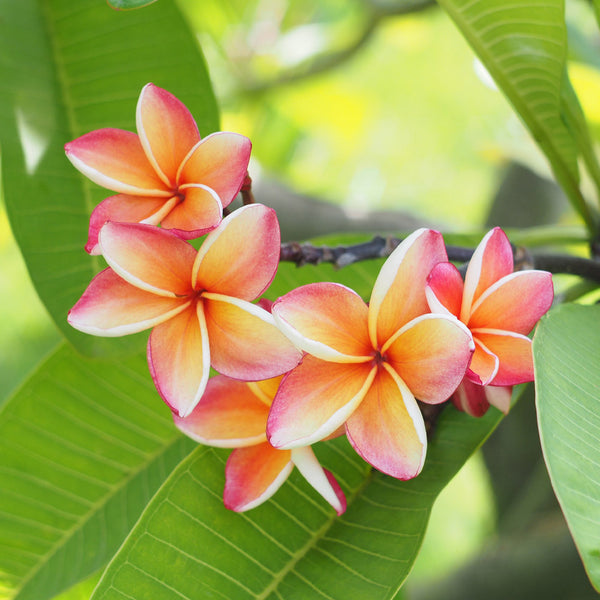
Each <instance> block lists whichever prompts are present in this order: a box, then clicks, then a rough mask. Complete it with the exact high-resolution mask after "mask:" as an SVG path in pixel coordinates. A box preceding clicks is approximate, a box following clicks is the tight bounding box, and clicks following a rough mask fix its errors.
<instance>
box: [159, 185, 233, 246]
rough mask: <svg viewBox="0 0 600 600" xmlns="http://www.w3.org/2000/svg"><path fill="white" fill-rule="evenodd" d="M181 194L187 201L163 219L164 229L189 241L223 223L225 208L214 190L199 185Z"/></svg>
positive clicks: (183, 190)
mask: <svg viewBox="0 0 600 600" xmlns="http://www.w3.org/2000/svg"><path fill="white" fill-rule="evenodd" d="M180 192H181V193H184V194H185V199H184V200H183V201H181V202H178V203H177V205H176V206H174V207H173V209H172V210H171V211H170V212H169V214H168V215H165V217H164V218H163V219H162V226H163V228H164V229H169V230H171V233H174V234H175V235H177V236H178V237H181V238H184V239H188V240H189V239H194V238H197V237H200V236H201V235H204V234H205V233H206V232H208V231H210V230H211V229H214V228H215V227H216V226H217V225H218V224H219V223H220V222H221V220H222V218H223V207H222V206H221V200H219V196H217V193H216V192H215V191H214V190H212V189H211V188H209V187H206V186H204V185H199V184H198V185H190V186H186V188H185V189H180Z"/></svg>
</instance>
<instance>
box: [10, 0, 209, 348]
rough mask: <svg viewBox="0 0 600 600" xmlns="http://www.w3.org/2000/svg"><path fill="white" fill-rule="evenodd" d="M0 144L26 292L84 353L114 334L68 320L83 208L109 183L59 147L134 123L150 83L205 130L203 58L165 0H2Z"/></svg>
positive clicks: (81, 261)
mask: <svg viewBox="0 0 600 600" xmlns="http://www.w3.org/2000/svg"><path fill="white" fill-rule="evenodd" d="M0 14H1V15H2V18H1V19H0V96H1V97H2V102H1V103H0V147H1V150H2V185H3V191H4V199H5V201H6V205H7V211H8V215H9V218H10V222H11V226H12V228H13V231H14V234H15V238H16V240H17V243H18V244H19V246H20V248H21V252H22V253H23V256H24V258H25V261H26V263H27V267H28V269H29V273H30V275H31V278H32V280H33V283H34V285H35V287H36V290H37V292H38V294H39V296H40V298H41V299H42V301H43V303H44V304H45V305H46V307H47V309H48V311H49V313H50V315H51V316H52V318H53V319H54V321H55V322H56V324H57V325H58V327H59V329H60V330H61V331H62V332H63V334H64V335H65V336H66V337H67V338H68V339H69V340H70V341H71V342H72V343H74V344H75V345H76V346H77V347H78V349H79V350H81V351H83V352H85V353H87V354H99V353H100V354H101V353H105V352H106V349H107V347H108V348H110V349H111V351H114V348H115V347H116V342H115V341H114V340H113V341H107V340H103V339H99V338H93V337H91V336H85V335H83V334H80V333H79V332H77V331H75V330H73V329H72V328H71V327H69V326H68V324H67V322H66V315H67V311H68V310H69V308H71V307H72V306H73V304H74V303H75V302H76V301H77V299H78V298H79V296H80V295H81V293H82V292H83V291H84V290H85V288H86V286H87V284H88V283H89V281H90V279H91V278H92V276H93V275H94V273H95V272H96V271H97V270H98V268H99V263H98V259H97V258H96V259H93V258H91V257H89V256H88V255H87V254H86V253H85V252H84V250H83V246H84V245H85V241H86V238H87V229H88V217H89V214H90V212H91V210H92V209H93V207H94V206H95V205H96V204H97V203H98V202H99V201H100V200H102V199H103V198H104V197H107V196H110V195H112V192H110V191H108V190H105V189H102V188H100V187H98V186H96V185H95V184H92V183H91V182H89V181H88V180H86V179H85V178H84V177H83V176H82V175H80V174H79V173H78V172H77V171H76V170H75V168H74V167H73V166H72V165H71V164H70V163H69V161H68V160H67V159H66V157H65V155H64V150H63V146H64V144H65V143H66V142H68V141H69V140H72V139H74V138H76V137H78V136H80V135H82V134H84V133H86V132H88V131H91V130H94V129H98V128H101V127H119V128H122V129H129V130H135V107H136V102H137V98H138V96H139V93H140V90H141V88H142V87H143V86H144V85H145V84H146V83H148V82H149V81H152V82H154V83H155V84H157V85H159V86H161V87H164V88H166V89H168V90H169V91H171V92H172V93H174V94H175V95H176V96H178V97H179V98H180V99H181V100H182V101H183V102H184V103H185V104H186V105H187V106H188V107H189V108H190V110H191V111H192V113H193V114H194V116H195V117H196V120H197V122H198V126H199V127H200V130H201V132H202V133H203V134H206V133H209V132H211V131H215V130H216V129H218V123H219V121H218V114H217V109H216V104H215V99H214V96H213V92H212V88H211V85H210V81H209V79H208V74H207V70H206V65H205V63H204V59H203V58H202V54H201V52H200V49H199V48H198V46H197V43H196V40H195V37H194V35H193V34H192V33H191V32H190V30H189V28H188V26H187V23H186V22H185V21H184V19H183V17H182V15H181V14H180V12H179V11H178V9H177V8H176V5H175V4H174V3H173V2H172V1H169V0H163V2H159V3H157V4H154V5H152V6H150V7H148V8H147V9H146V10H143V11H131V12H117V11H114V10H111V9H110V8H109V7H108V6H107V5H106V4H105V2H103V1H102V0H77V2H72V1H71V0H19V1H18V2H14V1H13V0H0Z"/></svg>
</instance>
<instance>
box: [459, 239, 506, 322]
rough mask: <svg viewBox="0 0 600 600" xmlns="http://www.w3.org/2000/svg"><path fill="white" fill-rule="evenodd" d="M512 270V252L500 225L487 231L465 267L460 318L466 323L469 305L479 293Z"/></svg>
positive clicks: (469, 311)
mask: <svg viewBox="0 0 600 600" xmlns="http://www.w3.org/2000/svg"><path fill="white" fill-rule="evenodd" d="M512 272H513V253H512V248H511V245H510V242H509V241H508V238H507V237H506V234H505V233H504V231H502V229H500V227H495V228H494V229H492V230H491V231H489V232H488V233H487V234H486V235H485V236H484V238H483V239H482V240H481V242H480V243H479V245H478V246H477V248H476V249H475V252H474V253H473V256H472V257H471V260H470V261H469V266H468V268H467V273H466V275H465V291H464V296H463V302H462V308H461V313H460V320H461V321H463V323H466V322H467V321H468V319H469V314H470V313H471V306H472V305H473V303H474V302H476V301H477V300H478V298H479V297H480V296H481V294H482V293H483V292H484V291H485V290H487V289H488V288H489V287H490V286H491V285H493V284H494V283H496V281H498V280H499V279H501V278H502V277H505V276H506V275H508V274H509V273H512Z"/></svg>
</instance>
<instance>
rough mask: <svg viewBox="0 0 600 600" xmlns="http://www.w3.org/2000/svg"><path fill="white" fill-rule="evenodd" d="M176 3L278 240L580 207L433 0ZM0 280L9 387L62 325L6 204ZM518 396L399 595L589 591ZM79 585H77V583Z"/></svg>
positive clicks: (594, 83)
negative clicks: (39, 290)
mask: <svg viewBox="0 0 600 600" xmlns="http://www.w3.org/2000/svg"><path fill="white" fill-rule="evenodd" d="M99 1H101V0H99ZM159 1H162V0H159ZM165 1H166V0H165ZM179 4H180V6H181V9H182V10H183V11H184V12H185V13H186V15H187V16H188V18H189V22H190V25H191V27H192V28H193V29H194V30H195V31H196V32H197V36H198V40H199V42H200V44H201V46H202V48H203V50H204V52H205V55H206V58H207V62H208V65H209V68H210V71H211V75H212V79H213V83H214V86H215V89H216V93H217V96H218V98H219V101H220V104H221V107H222V129H224V130H233V131H237V132H239V133H243V134H245V135H247V136H248V137H250V138H251V139H252V141H253V158H252V163H251V169H250V174H251V176H252V177H253V179H254V182H255V195H256V199H257V200H258V201H259V202H265V203H266V204H270V205H272V206H274V207H276V208H277V209H278V210H279V213H280V218H281V222H282V230H283V235H284V238H286V239H288V240H289V239H307V238H309V237H311V236H314V235H321V234H323V233H325V232H338V231H369V232H375V231H379V232H388V231H390V232H402V231H407V230H412V229H413V228H415V227H416V226H418V225H420V224H427V225H430V226H434V227H436V228H439V229H440V230H442V231H443V232H457V233H465V232H466V233H471V232H475V233H477V234H478V235H479V234H481V233H483V232H484V231H485V230H486V227H487V226H489V225H503V226H507V227H520V226H540V225H545V224H552V223H564V224H573V223H575V224H576V223H577V222H578V221H577V218H576V217H575V216H574V215H573V213H572V212H571V210H570V208H569V207H568V205H567V203H566V201H565V200H564V198H563V196H562V194H561V193H560V191H559V190H558V189H557V188H556V186H555V185H554V184H553V183H552V182H551V181H550V179H549V178H548V169H547V166H546V164H545V162H544V159H543V158H542V157H541V155H540V153H539V152H538V151H537V149H536V147H535V146H534V144H533V143H532V142H531V140H530V139H529V137H528V135H527V134H526V132H525V131H524V129H523V127H522V126H521V124H520V122H519V120H518V119H517V117H516V116H515V115H514V113H513V112H512V110H511V108H510V107H509V105H508V104H507V102H506V101H505V100H504V98H503V97H502V95H501V94H500V93H499V92H497V91H496V90H495V89H494V86H493V84H491V83H490V82H489V81H488V80H487V78H486V74H485V73H484V72H483V70H482V69H481V68H480V67H479V66H478V64H477V63H476V61H475V60H474V57H473V53H472V52H471V50H470V49H469V47H468V46H467V45H466V43H465V41H464V40H463V39H462V38H461V36H460V34H459V33H458V32H457V31H456V30H455V28H454V26H453V24H452V23H451V22H450V20H449V19H448V18H447V16H446V15H445V14H444V13H443V12H442V11H441V10H440V9H439V8H438V7H437V5H436V4H435V3H433V2H430V1H428V0H422V1H418V0H412V1H411V2H408V1H406V2H400V3H399V2H391V1H390V2H388V1H386V0H318V1H317V0H205V1H203V2H198V1H197V0H181V1H180V2H179ZM107 10H110V9H109V8H108V7H107ZM567 14H568V19H569V26H570V38H569V39H570V49H571V59H572V62H571V65H570V75H571V78H572V81H573V84H574V86H575V88H576V90H577V92H578V94H579V96H580V99H581V101H582V103H583V105H584V109H585V111H586V114H587V116H588V119H589V120H590V123H591V125H592V129H593V131H594V134H595V135H596V136H597V135H598V132H599V131H600V104H599V103H598V102H597V98H598V97H599V95H600V74H599V71H598V67H599V65H600V59H599V58H598V57H600V53H599V52H598V50H599V48H600V40H599V38H598V34H597V33H596V32H597V28H596V26H595V21H594V17H593V13H592V11H591V8H590V6H589V4H588V3H586V2H584V1H583V0H569V2H568V4H567ZM131 109H132V110H134V106H132V107H131ZM65 160H66V159H65ZM107 195H108V193H107ZM82 251H83V250H82ZM0 292H1V294H2V306H3V309H4V310H3V312H4V314H3V318H2V319H0V337H1V339H2V341H3V343H2V344H1V345H0V381H1V382H2V385H1V388H0V403H1V402H3V401H4V400H6V398H7V397H8V396H9V395H10V394H11V392H12V391H13V390H14V389H15V388H16V387H17V386H18V385H19V382H20V381H22V380H23V379H24V378H25V377H26V375H27V373H28V372H30V371H31V369H33V368H34V367H35V364H36V363H37V362H38V361H39V360H40V358H42V357H43V356H44V355H45V354H46V353H47V352H48V351H49V350H50V349H51V348H52V347H53V346H54V345H55V344H56V343H57V342H58V341H59V334H58V333H57V332H56V330H55V328H54V326H53V325H52V323H51V322H50V320H49V318H48V317H47V315H46V313H45V310H44V308H43V307H42V305H41V303H40V302H39V300H38V299H37V297H36V294H35V291H34V290H33V287H32V286H31V283H30V281H29V279H28V276H27V272H26V268H25V266H24V263H23V260H22V259H21V256H20V254H19V251H18V249H17V247H16V245H15V243H14V240H13V238H12V236H11V232H10V228H9V225H8V222H7V218H6V213H5V210H4V206H3V205H2V206H1V207H0ZM524 396H525V397H524V398H523V399H522V400H521V402H520V403H519V404H518V405H517V406H516V408H515V409H514V410H513V411H512V413H511V416H510V418H509V419H507V420H505V421H504V423H503V424H502V425H501V427H500V429H499V430H498V431H497V432H496V433H495V434H494V436H493V437H492V439H491V440H490V443H488V444H486V446H485V451H484V452H480V453H478V454H477V455H476V456H475V457H473V458H472V459H471V460H470V461H469V463H468V464H467V466H466V467H465V468H464V469H463V470H462V471H461V473H460V474H459V475H458V477H457V478H456V479H455V480H454V481H453V482H452V484H451V485H450V486H449V487H448V488H447V490H446V491H445V492H444V493H443V494H442V496H441V497H440V498H439V500H438V502H437V504H436V508H435V510H434V514H433V517H432V522H431V526H430V529H429V532H428V535H427V538H426V541H425V544H424V548H423V552H422V554H421V556H420V558H419V560H418V562H417V564H416V565H415V568H414V571H413V574H412V575H411V577H410V579H409V581H408V583H407V585H406V587H405V590H404V591H403V594H404V596H405V597H407V598H415V599H423V600H424V599H435V598H444V599H445V600H451V599H452V598H466V599H469V598H477V599H478V598H486V599H490V598H507V597H510V598H521V597H523V598H532V597H540V598H541V597H543V598H556V599H559V598H561V599H562V598H564V599H580V598H581V599H582V598H588V597H595V593H594V592H593V591H592V588H591V586H589V584H588V583H587V581H586V578H585V575H584V574H583V570H582V567H581V566H580V564H579V561H578V558H577V555H576V551H575V549H574V546H573V544H572V541H571V540H570V537H569V535H568V532H567V531H566V526H565V525H564V521H563V520H562V517H561V516H560V512H559V510H558V507H557V506H556V504H555V501H554V500H553V495H552V491H551V488H550V484H549V482H548V479H547V476H546V475H545V469H544V465H543V462H542V459H541V454H540V451H539V443H538V441H537V431H536V424H535V414H534V407H533V400H532V397H531V396H532V393H531V390H526V391H525V394H524ZM549 545H550V546H549ZM549 547H551V548H552V552H549V551H548V548H549ZM550 555H552V556H550ZM516 582H518V583H516ZM86 586H87V588H89V587H90V586H91V583H87V584H84V585H83V586H81V587H80V590H79V591H77V590H74V591H72V592H71V595H70V596H69V598H76V597H79V596H78V594H79V595H80V597H81V598H84V597H87V595H88V592H87V591H86V590H87V588H86Z"/></svg>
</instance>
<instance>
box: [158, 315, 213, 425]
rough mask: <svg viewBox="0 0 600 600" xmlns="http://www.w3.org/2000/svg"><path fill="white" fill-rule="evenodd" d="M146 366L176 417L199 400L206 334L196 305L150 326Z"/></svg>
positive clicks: (203, 382)
mask: <svg viewBox="0 0 600 600" xmlns="http://www.w3.org/2000/svg"><path fill="white" fill-rule="evenodd" d="M148 366H149V367H150V374H151V375H152V379H153V380H154V385H155V386H156V389H157V390H158V393H159V394H160V395H161V397H162V399H163V400H164V401H165V402H166V403H167V404H168V405H169V406H170V407H171V409H172V410H173V411H174V412H176V413H177V414H178V415H179V416H180V417H187V416H188V415H189V414H190V413H191V412H192V411H193V410H194V407H195V406H196V405H197V404H198V402H199V401H200V398H201V397H202V394H203V393H204V390H205V388H206V385H207V382H208V376H209V373H210V351H209V347H208V335H207V332H206V323H205V322H204V315H203V313H202V310H201V309H200V308H199V305H198V306H194V305H192V306H191V307H190V309H189V310H186V311H185V312H183V313H181V314H179V315H177V316H176V317H173V318H172V319H170V320H169V321H166V322H164V323H162V324H161V325H159V326H158V327H155V328H154V329H153V330H152V333H151V334H150V339H149V340H148Z"/></svg>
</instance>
